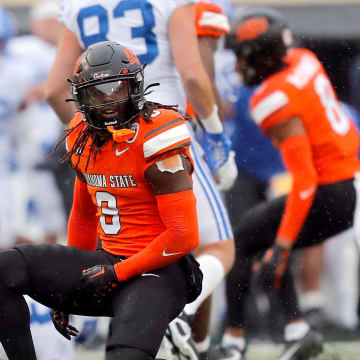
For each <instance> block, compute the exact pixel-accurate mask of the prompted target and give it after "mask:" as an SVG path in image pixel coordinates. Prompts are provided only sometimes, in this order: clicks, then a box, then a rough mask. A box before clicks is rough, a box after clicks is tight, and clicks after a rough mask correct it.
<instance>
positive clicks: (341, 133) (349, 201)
mask: <svg viewBox="0 0 360 360" xmlns="http://www.w3.org/2000/svg"><path fill="white" fill-rule="evenodd" d="M232 31H233V33H232V34H233V44H232V47H233V50H234V52H235V54H236V57H237V64H236V66H237V71H238V72H239V74H240V75H241V76H242V78H243V81H244V84H245V85H247V86H254V85H260V86H259V87H258V88H257V89H256V91H255V93H254V94H253V96H252V98H251V115H252V117H253V118H254V120H255V122H256V123H257V124H258V125H259V126H260V127H261V129H262V130H263V131H264V132H265V134H266V135H267V136H268V137H270V139H271V140H272V141H273V142H274V145H275V146H277V147H278V148H279V149H280V152H281V155H282V158H283V161H284V164H285V166H286V168H287V170H288V171H289V172H290V173H291V175H292V178H293V185H292V189H291V192H290V194H289V195H288V196H287V197H280V198H277V199H274V200H271V201H268V202H265V203H262V204H260V205H258V206H255V207H254V208H253V209H251V210H249V211H248V212H247V213H246V215H245V216H244V217H243V219H242V220H241V226H240V227H239V229H238V231H237V235H236V240H237V243H236V247H237V252H236V260H235V265H234V269H233V271H232V272H231V273H230V274H229V276H228V282H229V284H231V283H232V289H233V293H232V297H231V299H228V305H227V306H228V314H227V329H226V333H225V336H224V338H223V345H224V346H225V345H226V346H228V347H229V346H232V347H233V349H237V351H238V353H239V354H241V353H244V351H245V340H244V328H243V324H244V316H245V314H244V300H245V299H246V296H247V294H248V292H249V286H250V277H251V267H252V265H254V266H253V270H254V281H256V282H257V283H258V285H261V286H262V287H265V288H279V290H278V291H279V292H281V293H282V296H281V297H280V299H283V308H284V311H285V313H286V316H287V319H288V325H287V326H286V327H285V342H286V347H285V350H284V353H283V355H282V356H281V357H280V358H284V359H285V358H286V359H297V358H299V357H301V358H302V359H306V358H309V357H311V356H312V355H314V354H316V353H318V352H320V351H321V349H322V346H321V341H320V339H319V338H318V337H317V336H316V334H314V333H312V332H311V331H310V327H309V325H308V324H307V323H306V322H305V321H304V320H303V319H302V318H301V314H300V312H299V308H298V304H297V300H296V292H295V289H294V286H293V280H292V277H291V272H290V271H289V269H288V268H287V260H288V256H289V253H290V251H291V249H292V247H294V248H297V247H308V246H312V245H317V244H319V243H321V242H323V241H324V240H326V239H327V238H328V237H330V236H333V235H335V234H338V233H340V232H342V231H344V230H346V229H348V228H349V227H351V226H352V224H353V221H354V219H353V218H354V213H355V210H356V188H357V182H356V172H357V171H359V169H360V163H359V160H358V146H359V144H358V135H357V131H356V129H355V127H354V125H353V123H352V121H351V120H350V118H349V117H348V116H347V115H346V114H345V113H344V111H343V109H342V107H341V105H340V103H339V101H338V99H337V96H336V93H335V91H334V89H333V87H332V85H331V83H330V80H329V79H328V77H327V75H326V73H325V71H324V69H323V67H322V65H321V64H320V62H319V61H318V60H317V58H316V57H315V55H314V54H313V53H311V52H310V51H308V50H305V49H300V48H298V49H297V48H295V49H291V45H292V36H291V32H290V30H289V28H288V26H287V23H286V20H285V19H284V18H283V17H282V16H281V15H280V14H279V13H277V12H276V11H274V10H272V9H267V8H264V9H263V8H251V7H249V8H244V9H243V12H242V14H241V15H240V16H239V17H237V18H236V19H234V23H233V28H232ZM310 109H311V110H310ZM355 225H356V224H355ZM263 251H265V254H264V255H263V256H262V257H260V258H258V260H257V261H256V262H255V263H254V261H255V256H258V255H259V253H260V254H261V253H262V252H263ZM280 285H281V286H280ZM229 286H231V285H229ZM237 307H240V309H242V310H243V313H242V315H239V312H238V311H234V312H233V311H232V309H235V308H237Z"/></svg>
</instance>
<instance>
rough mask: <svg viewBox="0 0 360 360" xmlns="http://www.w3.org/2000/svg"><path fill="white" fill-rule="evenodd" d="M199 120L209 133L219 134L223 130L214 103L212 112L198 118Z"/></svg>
mask: <svg viewBox="0 0 360 360" xmlns="http://www.w3.org/2000/svg"><path fill="white" fill-rule="evenodd" d="M200 121H201V123H202V124H203V126H204V128H205V130H206V132H208V133H210V134H220V133H222V132H223V131H224V128H223V125H222V123H221V120H220V118H219V113H218V107H217V106H216V104H214V110H213V112H212V113H211V114H210V115H209V116H208V117H207V118H204V119H200Z"/></svg>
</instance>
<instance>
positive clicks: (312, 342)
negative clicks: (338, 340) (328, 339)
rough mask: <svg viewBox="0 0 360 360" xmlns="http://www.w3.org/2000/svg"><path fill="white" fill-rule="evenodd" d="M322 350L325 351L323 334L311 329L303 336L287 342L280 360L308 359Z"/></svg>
mask: <svg viewBox="0 0 360 360" xmlns="http://www.w3.org/2000/svg"><path fill="white" fill-rule="evenodd" d="M321 352H323V339H322V336H321V335H320V334H319V333H317V332H314V331H312V330H309V331H308V333H307V334H306V335H305V336H304V337H303V338H301V339H299V340H296V341H289V342H286V343H285V349H284V351H283V353H282V354H281V356H280V357H279V359H278V360H307V359H310V358H311V357H313V356H316V355H318V354H320V353H321Z"/></svg>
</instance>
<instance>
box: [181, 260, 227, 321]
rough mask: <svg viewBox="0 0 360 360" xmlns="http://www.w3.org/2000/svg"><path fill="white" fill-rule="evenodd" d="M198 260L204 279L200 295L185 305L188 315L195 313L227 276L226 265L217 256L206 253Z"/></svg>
mask: <svg viewBox="0 0 360 360" xmlns="http://www.w3.org/2000/svg"><path fill="white" fill-rule="evenodd" d="M196 260H197V261H198V262H199V264H200V269H201V271H202V272H203V275H204V279H203V284H202V291H201V294H200V295H199V297H198V298H197V299H196V300H195V301H193V302H192V303H191V304H187V305H186V306H185V309H184V311H185V314H187V315H194V314H195V313H196V310H197V309H198V308H199V306H200V305H201V303H202V302H203V301H204V300H205V299H206V298H207V297H208V296H209V295H210V294H211V293H212V292H213V291H214V289H215V288H216V286H217V285H218V284H219V283H220V282H221V280H222V279H223V278H224V276H225V270H224V266H223V264H222V262H221V261H220V260H219V259H218V258H217V257H216V256H213V255H208V254H206V255H201V256H199V257H198V258H196Z"/></svg>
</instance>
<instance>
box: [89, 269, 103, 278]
mask: <svg viewBox="0 0 360 360" xmlns="http://www.w3.org/2000/svg"><path fill="white" fill-rule="evenodd" d="M102 274H105V269H101V271H99V272H98V273H96V274H94V275H92V276H89V279H92V278H94V277H96V276H99V275H102Z"/></svg>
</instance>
